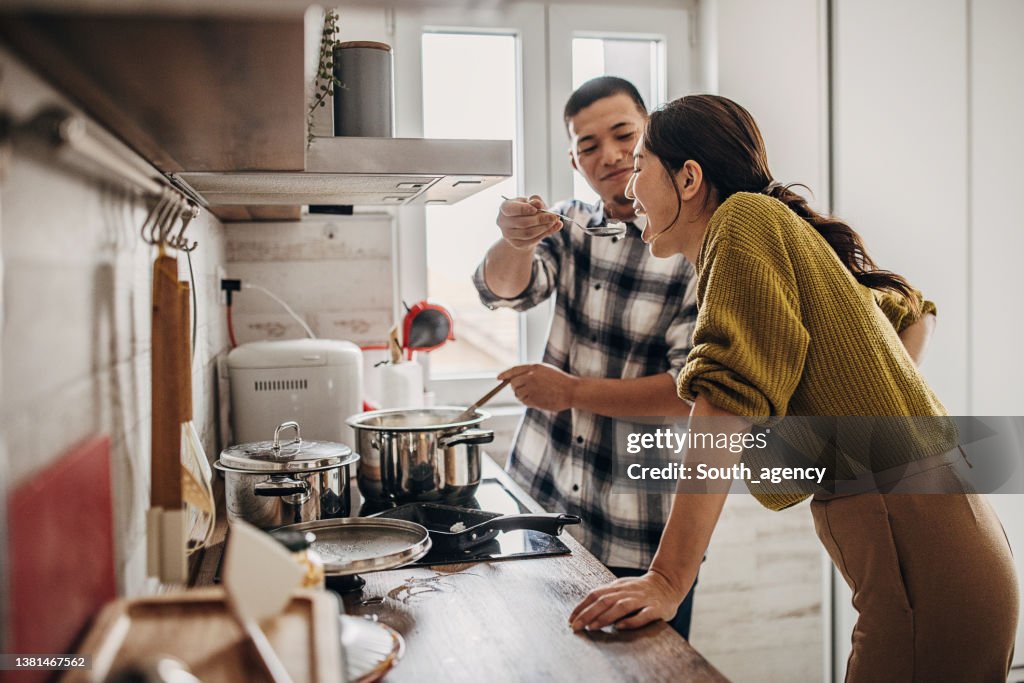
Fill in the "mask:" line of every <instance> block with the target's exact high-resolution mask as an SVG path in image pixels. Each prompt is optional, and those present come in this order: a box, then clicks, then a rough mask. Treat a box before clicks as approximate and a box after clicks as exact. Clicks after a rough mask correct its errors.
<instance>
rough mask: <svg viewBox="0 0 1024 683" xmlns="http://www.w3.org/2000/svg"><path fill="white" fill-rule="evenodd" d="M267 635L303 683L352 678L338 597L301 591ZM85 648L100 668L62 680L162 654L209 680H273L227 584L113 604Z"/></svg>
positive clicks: (77, 681) (102, 676)
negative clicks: (234, 610)
mask: <svg viewBox="0 0 1024 683" xmlns="http://www.w3.org/2000/svg"><path fill="white" fill-rule="evenodd" d="M267 637H268V638H269V639H270V642H271V643H272V645H273V647H274V650H275V651H276V652H279V653H281V655H282V657H283V658H284V661H285V664H286V665H287V667H288V671H289V672H290V673H291V675H292V678H294V679H295V683H314V682H315V683H342V681H343V680H344V671H345V664H344V661H343V657H344V652H343V651H342V649H341V648H339V647H338V640H339V638H340V634H339V633H338V600H337V598H336V597H335V596H334V595H331V594H330V593H328V592H325V591H319V590H318V591H313V590H304V589H298V590H296V591H295V592H293V593H292V595H291V601H290V602H289V603H288V604H287V606H286V607H285V609H284V612H283V613H282V614H281V616H280V617H279V618H277V619H275V620H274V622H273V628H268V629H267ZM79 652H80V653H81V654H89V655H92V669H91V670H87V669H75V670H71V671H68V672H66V676H65V677H63V678H61V680H62V681H68V682H69V683H99V682H100V681H106V680H107V679H108V677H109V676H110V675H111V674H112V673H113V672H115V671H117V670H119V669H122V668H123V667H125V666H126V665H128V664H130V663H131V662H133V661H137V660H138V659H140V658H145V657H150V656H157V655H166V656H172V657H175V658H177V659H180V660H182V661H183V662H185V663H186V664H187V665H188V667H189V669H191V670H192V673H193V674H194V675H195V676H196V677H197V678H199V679H200V680H202V681H203V682H204V683H237V682H238V681H263V680H266V676H265V675H264V674H263V671H262V670H261V668H260V666H259V665H258V664H257V663H256V662H254V661H253V657H252V654H251V645H249V643H248V642H247V639H246V638H245V637H244V636H242V634H241V632H240V631H239V629H238V626H237V625H236V624H235V621H234V618H233V617H232V616H231V613H230V611H229V608H228V606H227V604H226V602H225V595H224V590H223V589H222V588H219V587H218V588H200V589H190V590H187V591H177V592H173V593H166V594H162V595H150V596H145V597H139V598H130V599H120V600H115V601H113V602H110V603H108V604H107V605H106V607H104V608H103V610H102V611H100V612H99V613H98V615H97V616H96V618H95V619H94V620H93V622H92V627H91V628H90V629H89V631H88V633H87V635H86V636H85V640H84V641H83V642H82V645H81V647H80V649H79Z"/></svg>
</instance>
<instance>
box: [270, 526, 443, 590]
mask: <svg viewBox="0 0 1024 683" xmlns="http://www.w3.org/2000/svg"><path fill="white" fill-rule="evenodd" d="M284 529H288V530H294V531H312V532H313V533H314V534H315V535H316V540H315V541H313V543H312V545H311V546H310V548H311V549H312V550H315V551H316V552H317V554H318V555H320V559H321V560H323V563H324V573H326V574H327V575H329V576H350V575H352V574H358V573H360V572H375V571H381V570H384V569H394V568H396V567H402V566H404V565H407V564H409V563H410V562H415V561H416V560H418V559H420V558H421V557H423V556H424V555H426V554H427V552H428V551H429V550H430V534H429V533H428V532H427V529H426V527H424V526H421V525H419V524H416V523H414V522H407V521H405V520H402V519H382V518H379V517H341V518H338V519H320V520H317V521H314V522H300V523H299V524H289V525H288V526H283V527H280V528H279V530H284Z"/></svg>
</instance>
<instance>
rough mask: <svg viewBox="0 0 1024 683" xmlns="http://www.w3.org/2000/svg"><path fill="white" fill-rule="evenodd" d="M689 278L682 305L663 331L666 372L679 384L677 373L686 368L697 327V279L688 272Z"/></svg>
mask: <svg viewBox="0 0 1024 683" xmlns="http://www.w3.org/2000/svg"><path fill="white" fill-rule="evenodd" d="M690 274H691V278H690V282H689V284H688V285H687V287H686V293H685V294H684V295H683V305H682V306H681V307H680V309H679V313H678V314H677V315H676V317H675V318H673V319H672V322H671V324H670V325H669V326H668V329H667V330H665V341H666V342H667V344H668V366H669V367H668V370H667V372H668V373H669V374H670V375H672V381H673V382H675V383H676V384H678V383H679V373H680V372H682V370H683V367H685V366H686V358H687V356H689V355H690V349H692V348H693V330H694V328H695V327H696V326H697V277H696V276H695V275H693V271H692V268H691V270H690Z"/></svg>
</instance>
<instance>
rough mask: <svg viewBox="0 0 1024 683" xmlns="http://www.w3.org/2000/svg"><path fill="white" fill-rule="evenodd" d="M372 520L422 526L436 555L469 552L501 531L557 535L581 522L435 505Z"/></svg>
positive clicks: (408, 506)
mask: <svg viewBox="0 0 1024 683" xmlns="http://www.w3.org/2000/svg"><path fill="white" fill-rule="evenodd" d="M376 517H378V518H381V517H383V518H386V519H404V520H408V521H410V522H415V523H417V524H420V525H422V526H423V527H425V528H426V529H427V531H428V532H429V533H430V540H431V543H432V544H433V547H434V550H435V551H436V552H450V551H465V550H469V549H471V548H475V547H477V546H480V545H483V544H484V543H488V542H489V541H491V540H492V539H493V538H494V537H495V536H497V535H498V533H499V532H501V531H516V530H520V529H529V530H533V531H541V532H543V533H546V534H550V535H552V536H557V535H558V534H560V533H561V532H562V527H564V526H567V525H570V524H579V523H580V521H581V520H580V518H579V517H577V516H575V515H567V514H561V513H541V514H518V515H503V514H501V513H497V512H484V511H481V510H472V509H469V508H463V507H456V506H453V505H438V504H436V503H408V504H406V505H400V506H399V507H397V508H394V509H392V510H385V511H384V512H380V513H378V514H377V515H376Z"/></svg>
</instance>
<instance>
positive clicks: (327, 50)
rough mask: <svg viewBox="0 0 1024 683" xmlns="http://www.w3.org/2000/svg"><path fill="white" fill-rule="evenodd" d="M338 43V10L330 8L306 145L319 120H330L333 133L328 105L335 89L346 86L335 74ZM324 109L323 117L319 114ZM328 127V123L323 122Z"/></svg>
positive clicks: (326, 20) (321, 47) (325, 19)
mask: <svg viewBox="0 0 1024 683" xmlns="http://www.w3.org/2000/svg"><path fill="white" fill-rule="evenodd" d="M337 44H338V10H336V9H329V10H327V12H326V13H325V14H324V28H323V31H322V32H321V34H320V56H319V58H318V60H317V71H316V76H315V77H314V78H313V96H312V98H311V101H310V104H309V110H308V111H307V112H306V146H307V147H308V146H309V145H310V143H312V142H313V138H314V137H315V134H314V130H315V129H316V127H317V125H318V122H319V121H327V122H330V125H331V126H332V128H331V132H332V133H333V123H334V119H333V115H332V113H331V109H330V107H328V106H327V104H328V102H330V98H331V97H333V96H334V92H335V89H337V88H343V87H345V86H344V85H342V83H341V82H340V81H339V80H338V79H337V78H336V77H335V76H334V48H335V46H336V45H337ZM321 110H324V112H323V113H324V114H326V116H325V117H323V118H318V116H317V115H318V114H319V113H321ZM323 125H324V126H325V127H326V126H327V125H328V124H327V123H323Z"/></svg>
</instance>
